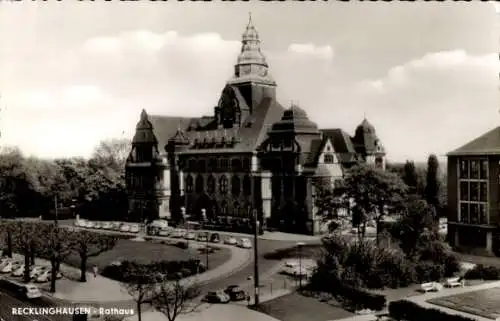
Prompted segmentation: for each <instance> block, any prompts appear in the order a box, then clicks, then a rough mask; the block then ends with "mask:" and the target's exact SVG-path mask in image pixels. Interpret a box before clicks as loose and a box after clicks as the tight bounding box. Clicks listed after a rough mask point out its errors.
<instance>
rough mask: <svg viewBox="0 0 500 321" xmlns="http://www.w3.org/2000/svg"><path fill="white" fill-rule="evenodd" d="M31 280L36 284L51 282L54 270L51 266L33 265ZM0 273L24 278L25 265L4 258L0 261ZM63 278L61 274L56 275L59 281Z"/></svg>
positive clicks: (31, 267) (30, 268)
mask: <svg viewBox="0 0 500 321" xmlns="http://www.w3.org/2000/svg"><path fill="white" fill-rule="evenodd" d="M29 270H30V279H31V280H32V281H34V282H38V283H44V282H49V281H50V280H51V278H52V268H51V266H50V265H31V266H30V267H29ZM0 273H2V274H10V275H11V276H14V277H23V276H24V263H23V262H20V261H16V260H14V259H11V258H8V257H4V258H1V259H0ZM62 277H63V276H62V274H61V273H60V272H58V273H57V274H56V278H57V279H61V278H62Z"/></svg>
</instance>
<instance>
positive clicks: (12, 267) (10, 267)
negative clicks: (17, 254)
mask: <svg viewBox="0 0 500 321" xmlns="http://www.w3.org/2000/svg"><path fill="white" fill-rule="evenodd" d="M20 265H21V263H19V262H15V261H11V262H8V263H7V264H6V265H4V266H3V267H2V270H0V272H2V273H11V272H13V271H15V270H17V268H19V266H20Z"/></svg>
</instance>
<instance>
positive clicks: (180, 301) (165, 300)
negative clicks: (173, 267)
mask: <svg viewBox="0 0 500 321" xmlns="http://www.w3.org/2000/svg"><path fill="white" fill-rule="evenodd" d="M199 295H200V291H199V288H198V287H197V286H196V285H192V284H187V283H185V282H184V284H183V282H181V280H174V281H165V282H161V283H160V284H159V286H158V287H157V290H156V293H155V296H154V299H153V305H154V307H155V308H156V309H157V310H158V311H160V312H161V313H163V314H164V315H165V316H166V317H167V319H168V321H175V320H176V319H177V317H178V316H179V315H181V314H184V313H189V312H192V311H194V310H195V308H196V306H189V303H190V302H191V301H192V300H193V299H195V298H196V297H198V296H199Z"/></svg>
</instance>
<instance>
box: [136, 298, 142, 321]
mask: <svg viewBox="0 0 500 321" xmlns="http://www.w3.org/2000/svg"><path fill="white" fill-rule="evenodd" d="M141 303H142V300H137V321H142V315H141V314H142V311H141Z"/></svg>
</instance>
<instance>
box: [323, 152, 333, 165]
mask: <svg viewBox="0 0 500 321" xmlns="http://www.w3.org/2000/svg"><path fill="white" fill-rule="evenodd" d="M334 161H335V158H334V157H333V154H325V155H324V157H323V163H325V164H333V163H334Z"/></svg>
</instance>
